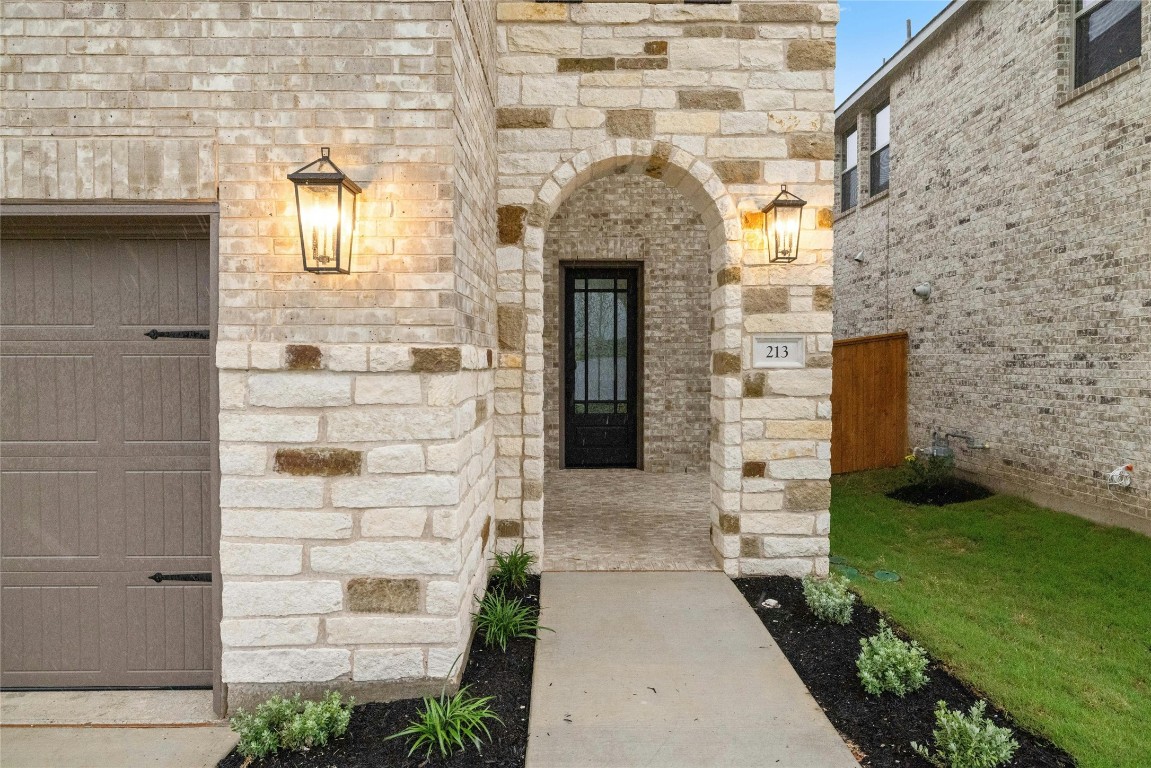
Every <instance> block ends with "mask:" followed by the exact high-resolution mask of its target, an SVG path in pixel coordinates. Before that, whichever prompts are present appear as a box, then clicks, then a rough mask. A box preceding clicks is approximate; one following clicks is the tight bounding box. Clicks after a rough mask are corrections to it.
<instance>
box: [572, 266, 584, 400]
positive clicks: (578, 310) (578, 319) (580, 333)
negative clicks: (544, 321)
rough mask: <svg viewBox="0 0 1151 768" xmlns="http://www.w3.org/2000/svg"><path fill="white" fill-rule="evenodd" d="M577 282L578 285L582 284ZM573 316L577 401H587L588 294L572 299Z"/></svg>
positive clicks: (577, 294) (579, 293)
mask: <svg viewBox="0 0 1151 768" xmlns="http://www.w3.org/2000/svg"><path fill="white" fill-rule="evenodd" d="M582 282H583V281H582V280H576V284H577V285H578V284H579V283H582ZM572 310H573V312H572V314H573V315H574V317H573V319H574V320H575V344H574V345H573V347H574V349H573V350H572V351H573V353H574V354H575V399H576V400H586V399H587V392H586V387H585V384H586V382H587V346H586V345H587V333H586V328H587V294H586V293H583V292H582V291H576V292H575V295H574V296H573V297H572Z"/></svg>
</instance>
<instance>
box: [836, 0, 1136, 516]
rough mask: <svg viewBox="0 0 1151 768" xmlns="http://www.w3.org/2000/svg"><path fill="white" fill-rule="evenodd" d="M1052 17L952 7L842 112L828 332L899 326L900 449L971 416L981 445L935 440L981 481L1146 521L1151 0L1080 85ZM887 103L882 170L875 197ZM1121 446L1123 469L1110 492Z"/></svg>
mask: <svg viewBox="0 0 1151 768" xmlns="http://www.w3.org/2000/svg"><path fill="white" fill-rule="evenodd" d="M1071 13H1072V11H1071V3H1068V2H1042V3H970V4H968V6H967V7H966V8H964V9H962V11H961V12H960V13H959V14H957V15H956V16H955V18H954V19H953V20H952V22H951V23H950V24H949V25H948V26H947V27H946V28H944V29H943V30H941V31H940V33H939V34H938V35H937V36H936V37H934V38H932V39H930V40H928V41H927V42H926V43H925V44H923V45H921V46H920V47H919V49H917V51H916V52H915V54H914V56H913V57H912V58H911V59H910V60H909V61H908V62H907V63H906V64H905V65H903V66H902V67H901V68H899V69H897V70H896V71H894V72H893V73H891V74H890V75H889V76H887V77H885V78H884V80H883V81H882V82H879V83H877V84H876V86H875V87H873V88H871V89H869V90H868V91H867V92H865V93H864V94H863V95H862V96H861V97H860V98H859V100H858V103H856V104H853V105H852V107H851V108H850V109H848V110H846V111H843V110H841V112H842V113H841V114H839V116H838V133H839V135H840V136H842V135H843V134H845V133H846V132H847V131H848V130H849V128H850V127H852V126H857V127H858V128H859V135H860V137H861V140H862V142H863V144H862V146H861V148H860V152H859V157H860V163H859V169H860V189H861V192H860V204H859V206H858V208H857V209H855V210H853V211H851V212H846V213H840V214H839V215H838V218H837V221H836V224H835V250H836V269H837V284H836V285H837V289H836V296H835V301H836V312H835V335H836V338H851V337H856V336H864V335H870V334H878V333H887V332H894V331H907V332H908V333H909V335H910V355H909V398H910V404H909V422H910V424H909V427H910V430H909V434H910V439H911V441H912V445H920V446H923V445H927V444H929V442H930V440H931V434H932V432H933V431H941V432H965V433H968V434H971V435H972V436H974V437H975V438H976V439H977V440H979V441H984V442H986V443H988V444H989V446H990V447H989V448H988V449H986V450H967V449H965V443H964V441H963V440H953V441H952V445H953V447H954V448H955V449H956V454H957V461H958V466H959V467H960V468H961V469H962V470H964V471H965V472H968V473H970V474H971V475H973V476H974V477H975V478H976V479H978V480H979V481H981V482H984V483H987V484H988V485H990V486H992V487H994V488H996V489H999V490H1003V491H1007V492H1011V493H1015V494H1020V495H1023V496H1026V497H1029V498H1031V499H1033V500H1035V501H1037V502H1039V503H1042V504H1045V505H1048V506H1051V507H1053V508H1055V509H1060V510H1065V511H1068V512H1074V513H1078V514H1083V515H1085V516H1087V517H1090V518H1093V519H1097V520H1102V521H1106V522H1109V523H1112V524H1119V525H1125V526H1129V527H1133V528H1136V529H1138V530H1143V531H1151V482H1149V481H1148V478H1149V476H1148V474H1147V471H1146V470H1147V468H1148V467H1149V466H1151V423H1149V421H1148V418H1149V415H1151V391H1149V390H1148V388H1147V382H1148V380H1149V379H1148V377H1149V373H1148V372H1149V370H1151V329H1149V327H1148V324H1147V316H1148V312H1149V311H1151V309H1149V308H1151V268H1149V266H1148V265H1149V264H1151V201H1149V200H1148V197H1147V194H1146V190H1148V189H1151V144H1149V143H1148V142H1147V137H1148V134H1149V131H1151V99H1148V94H1149V93H1151V10H1149V9H1148V8H1147V6H1146V4H1144V6H1143V16H1142V39H1143V45H1142V55H1141V58H1139V59H1137V60H1136V61H1135V62H1134V64H1133V65H1128V66H1127V67H1125V68H1123V70H1122V71H1118V72H1116V73H1115V74H1114V75H1113V76H1104V78H1102V82H1101V83H1098V84H1096V85H1094V86H1089V87H1087V88H1084V89H1081V91H1080V92H1078V93H1073V92H1072V88H1071V72H1070V69H1069V67H1068V62H1069V61H1070V59H1069V58H1068V53H1069V46H1070V35H1071ZM990 30H997V31H998V32H997V33H996V34H990V33H989V32H990ZM959 49H962V51H963V54H962V55H961V56H957V55H956V50H959ZM888 99H890V104H891V185H890V190H889V192H887V193H883V194H881V195H877V196H874V197H873V196H871V195H869V194H868V189H869V177H868V164H867V157H868V154H869V148H870V132H871V125H870V124H871V120H870V115H871V110H873V109H875V108H876V107H878V106H880V105H881V104H883V103H884V102H885V101H887V100H888ZM857 254H860V259H861V260H860V261H855V257H856V255H857ZM924 282H926V283H930V285H931V291H932V292H931V297H930V298H928V299H926V300H924V299H921V298H919V297H916V296H915V295H913V294H912V288H913V287H914V286H915V285H918V284H920V283H924ZM1128 462H1131V463H1133V464H1134V465H1135V481H1134V483H1133V484H1132V486H1131V487H1130V488H1126V489H1109V488H1108V487H1107V484H1106V481H1105V475H1106V474H1107V473H1109V472H1110V471H1111V470H1113V469H1115V468H1116V467H1117V466H1119V465H1122V464H1126V463H1128Z"/></svg>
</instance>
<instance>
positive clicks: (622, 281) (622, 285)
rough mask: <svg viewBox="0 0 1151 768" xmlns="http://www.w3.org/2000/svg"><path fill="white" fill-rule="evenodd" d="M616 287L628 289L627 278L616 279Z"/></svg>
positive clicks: (623, 289)
mask: <svg viewBox="0 0 1151 768" xmlns="http://www.w3.org/2000/svg"><path fill="white" fill-rule="evenodd" d="M615 287H616V288H618V289H619V290H621V291H626V290H627V280H625V279H623V278H620V279H619V280H616V281H615Z"/></svg>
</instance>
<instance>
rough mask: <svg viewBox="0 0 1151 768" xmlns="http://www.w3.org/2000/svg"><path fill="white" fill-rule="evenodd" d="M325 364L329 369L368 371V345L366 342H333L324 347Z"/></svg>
mask: <svg viewBox="0 0 1151 768" xmlns="http://www.w3.org/2000/svg"><path fill="white" fill-rule="evenodd" d="M324 365H325V366H326V367H327V368H328V370H329V371H366V370H368V347H367V346H366V345H364V344H333V345H332V346H330V347H327V348H326V349H324Z"/></svg>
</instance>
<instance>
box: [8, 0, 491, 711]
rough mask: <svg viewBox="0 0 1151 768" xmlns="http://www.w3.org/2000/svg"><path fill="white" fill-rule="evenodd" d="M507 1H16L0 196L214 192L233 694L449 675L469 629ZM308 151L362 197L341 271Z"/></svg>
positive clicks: (424, 688) (358, 688) (227, 648)
mask: <svg viewBox="0 0 1151 768" xmlns="http://www.w3.org/2000/svg"><path fill="white" fill-rule="evenodd" d="M494 13H495V11H494V5H493V4H492V3H490V2H483V1H482V0H467V1H466V2H463V0H427V1H426V2H403V3H399V2H392V3H356V2H337V3H298V2H258V3H256V2H253V3H247V2H244V3H236V2H208V3H201V2H165V3H153V2H51V1H43V2H40V1H30V2H20V3H5V4H4V6H3V37H4V57H3V67H4V70H3V72H4V97H3V110H4V111H3V116H2V124H0V131H2V134H3V157H4V159H3V179H2V184H3V191H2V194H3V196H4V197H5V198H6V199H9V200H13V199H15V200H89V201H91V200H102V201H106V200H111V201H137V202H139V201H153V200H161V199H162V200H169V201H188V200H196V201H204V200H208V201H216V202H218V204H219V211H220V215H219V239H218V249H219V262H218V265H217V267H218V274H219V295H218V303H219V323H218V328H217V339H218V343H217V345H216V362H217V365H218V367H219V369H220V373H219V400H220V408H221V413H220V418H219V443H220V447H219V452H220V475H221V480H220V506H221V517H222V526H223V529H222V538H221V543H220V566H221V570H222V572H223V581H224V586H223V621H222V624H221V628H220V629H221V636H222V645H223V658H222V676H223V681H224V684H225V685H226V686H227V687H228V688H229V693H230V704H231V706H233V707H234V706H237V705H246V704H250V703H252V701H254V700H255V699H257V698H263V697H265V696H266V695H267V694H268V693H269V692H271V691H279V690H284V689H291V690H297V689H300V687H301V686H300V683H305V684H311V685H312V686H313V687H332V686H340V687H343V688H346V689H349V690H351V691H352V692H354V693H356V695H358V696H359V697H360V698H361V699H368V698H386V697H388V696H392V695H396V694H401V693H407V694H411V693H416V692H431V691H433V690H436V691H438V690H439V688H440V685H441V682H440V681H442V679H443V678H444V676H445V675H446V674H447V673H448V669H449V668H450V667H451V665H452V662H453V661H454V660H455V658H456V656H457V654H458V653H459V652H460V650H461V649H462V648H464V647H465V644H466V642H467V639H468V636H469V628H470V620H469V618H468V612H469V610H470V606H471V598H472V594H473V593H475V592H476V591H477V590H478V589H480V588H481V586H482V584H483V580H484V578H485V573H486V570H485V565H484V551H485V548H488V547H490V542H491V537H490V536H489V533H490V530H491V518H492V514H493V508H492V507H493V498H494V492H495V487H494V461H495V442H494V431H493V422H492V418H491V414H492V412H493V409H494V402H493V396H492V392H493V390H494V386H495V368H496V364H497V360H496V359H495V356H494V345H495V319H496V317H495V310H496V308H495V292H494V289H495V285H494V283H495V221H494V215H493V213H492V212H493V211H494V209H495V207H496V198H495V183H494V179H493V174H494V169H495V143H494V142H495V131H494V108H495V107H494V91H495V86H494V81H493V80H492V79H491V69H492V67H493V64H492V61H493V59H494V48H495V28H494ZM321 146H330V147H331V149H332V157H333V159H334V160H335V161H336V162H337V163H338V164H339V165H340V166H341V167H342V168H343V169H344V170H345V172H347V173H348V174H349V175H350V176H351V177H352V178H353V179H355V180H356V181H357V182H358V183H359V184H360V185H361V186H362V187H363V188H364V194H363V195H362V198H361V205H360V208H359V217H358V221H357V232H356V241H355V254H354V257H353V264H352V274H350V275H312V274H308V273H305V272H304V271H303V270H302V269H301V267H300V254H299V243H298V234H297V232H298V230H297V225H296V220H295V211H294V204H293V199H292V190H291V185H290V183H289V182H288V181H287V180H286V178H285V176H286V175H287V173H289V172H290V171H292V170H294V169H295V168H297V167H299V166H301V165H304V164H305V163H307V162H309V161H311V160H313V159H315V158H316V157H318V155H319V151H320V147H321ZM458 669H459V667H458V666H457V670H458ZM304 688H305V689H307V685H305V686H304Z"/></svg>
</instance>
